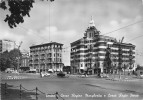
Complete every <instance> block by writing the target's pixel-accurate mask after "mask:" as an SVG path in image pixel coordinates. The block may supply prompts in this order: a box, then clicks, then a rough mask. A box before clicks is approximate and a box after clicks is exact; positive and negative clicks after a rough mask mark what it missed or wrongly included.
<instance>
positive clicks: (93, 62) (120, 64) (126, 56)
mask: <svg viewBox="0 0 143 100" xmlns="http://www.w3.org/2000/svg"><path fill="white" fill-rule="evenodd" d="M70 55H71V56H70V63H71V67H72V73H83V72H84V71H87V70H88V73H90V74H96V73H99V72H100V73H103V72H104V73H106V72H108V71H110V72H112V71H113V69H114V70H116V72H118V71H117V70H118V69H119V68H121V70H123V69H124V68H126V69H128V70H129V69H133V67H134V65H135V64H134V63H135V45H133V44H130V43H122V41H117V40H116V38H113V37H109V36H104V35H100V31H98V30H97V29H96V27H95V24H94V21H93V20H92V19H91V21H90V23H89V27H88V28H87V30H86V31H85V33H84V37H83V38H81V39H79V40H77V41H74V42H72V43H71V54H70ZM109 69H110V70H109Z"/></svg>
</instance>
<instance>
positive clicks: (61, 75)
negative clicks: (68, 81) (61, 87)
mask: <svg viewBox="0 0 143 100" xmlns="http://www.w3.org/2000/svg"><path fill="white" fill-rule="evenodd" d="M57 76H58V77H65V76H66V74H65V73H64V72H62V71H60V72H58V73H57Z"/></svg>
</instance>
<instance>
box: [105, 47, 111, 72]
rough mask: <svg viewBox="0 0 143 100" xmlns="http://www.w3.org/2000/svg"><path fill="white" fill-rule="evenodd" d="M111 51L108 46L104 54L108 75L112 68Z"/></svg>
mask: <svg viewBox="0 0 143 100" xmlns="http://www.w3.org/2000/svg"><path fill="white" fill-rule="evenodd" d="M111 63H112V61H111V49H110V48H109V46H108V47H107V49H106V54H105V64H106V65H107V73H110V71H111V69H112V66H111Z"/></svg>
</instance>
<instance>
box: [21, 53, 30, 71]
mask: <svg viewBox="0 0 143 100" xmlns="http://www.w3.org/2000/svg"><path fill="white" fill-rule="evenodd" d="M20 69H21V71H27V70H29V69H30V67H29V54H28V53H22V57H21V59H20Z"/></svg>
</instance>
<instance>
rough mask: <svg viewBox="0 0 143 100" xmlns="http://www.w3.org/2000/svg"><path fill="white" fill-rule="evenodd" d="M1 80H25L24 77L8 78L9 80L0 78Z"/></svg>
mask: <svg viewBox="0 0 143 100" xmlns="http://www.w3.org/2000/svg"><path fill="white" fill-rule="evenodd" d="M1 79H3V80H16V79H26V77H9V78H1Z"/></svg>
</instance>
